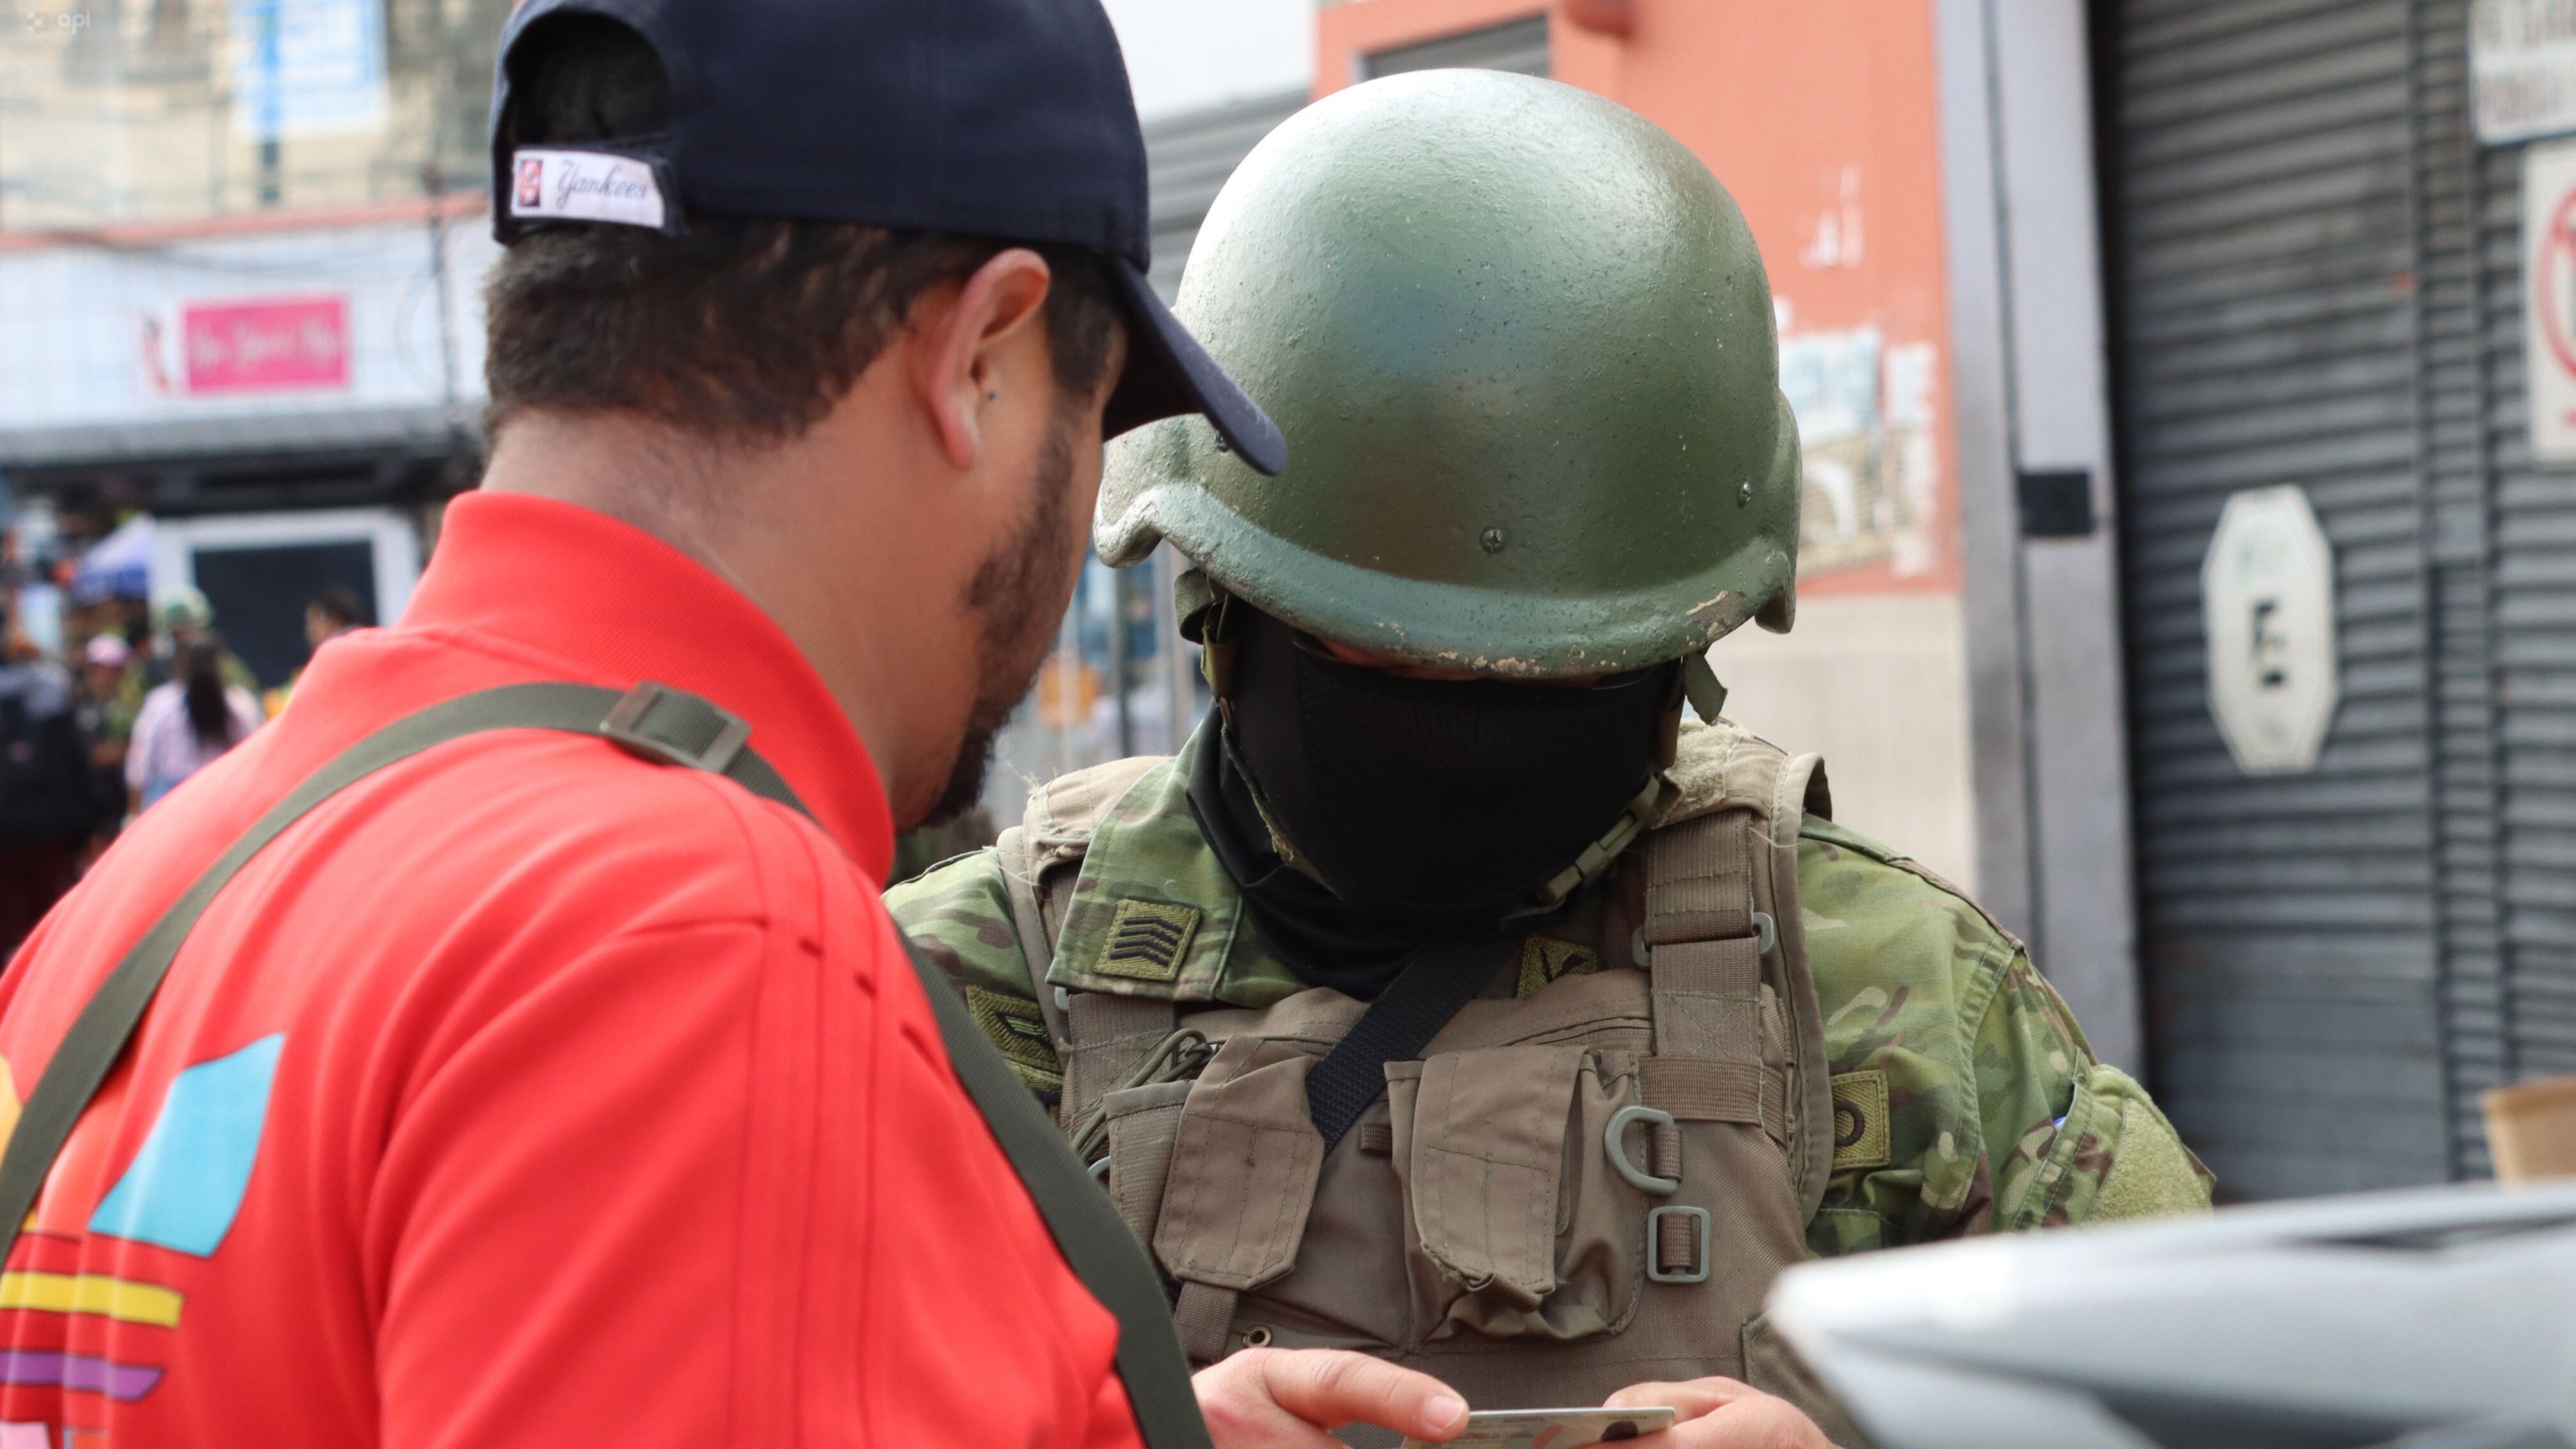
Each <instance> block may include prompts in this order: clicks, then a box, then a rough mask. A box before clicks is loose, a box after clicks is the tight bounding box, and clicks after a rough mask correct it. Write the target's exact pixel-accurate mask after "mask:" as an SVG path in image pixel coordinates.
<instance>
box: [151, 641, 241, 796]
mask: <svg viewBox="0 0 2576 1449" xmlns="http://www.w3.org/2000/svg"><path fill="white" fill-rule="evenodd" d="M231 657H232V656H231V655H229V654H227V653H226V652H225V650H224V645H223V641H222V640H221V639H218V638H216V637H215V635H214V633H213V632H212V631H206V632H204V633H201V634H199V635H198V636H197V637H196V638H194V639H192V640H190V641H189V642H188V643H186V644H184V645H182V646H181V647H180V649H179V653H178V659H177V665H176V668H177V673H176V675H175V677H173V678H172V679H171V681H170V682H169V683H167V684H163V685H158V686H156V687H155V688H154V689H153V691H152V692H151V693H150V694H148V695H145V696H144V697H143V709H142V711H141V713H139V714H137V715H136V716H135V720H134V739H133V743H132V747H131V748H130V749H129V750H128V751H127V752H126V756H125V783H126V787H127V789H129V790H130V791H132V792H133V807H134V811H135V813H136V814H141V813H142V812H143V811H145V810H147V809H149V808H151V807H152V805H153V804H154V803H155V802H157V801H159V800H160V798H161V797H162V796H164V795H167V794H169V793H170V791H171V790H172V789H173V788H174V787H176V786H177V785H178V783H179V782H180V781H182V780H185V779H187V778H188V777H189V776H190V775H193V774H195V773H197V772H198V771H199V770H202V769H204V768H205V767H206V766H207V765H209V764H211V763H213V762H214V761H215V760H216V759H217V758H219V757H220V756H221V755H222V754H223V753H224V752H225V751H227V750H229V749H231V748H232V747H233V746H235V745H237V744H240V743H241V742H242V741H243V740H246V739H248V738H250V734H251V731H253V730H255V729H258V728H259V726H260V713H259V701H258V700H257V699H254V698H253V697H252V696H251V692H250V691H249V690H247V689H244V688H242V687H241V686H240V685H238V684H234V683H231V682H229V681H228V680H226V679H225V677H224V673H225V671H224V661H225V660H227V659H229V658H231Z"/></svg>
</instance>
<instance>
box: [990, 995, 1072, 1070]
mask: <svg viewBox="0 0 2576 1449" xmlns="http://www.w3.org/2000/svg"><path fill="white" fill-rule="evenodd" d="M966 1011H967V1014H968V1015H970V1016H972V1017H974V1018H975V1025H976V1026H977V1027H979V1028H981V1029H982V1030H983V1033H984V1035H985V1036H987V1037H989V1038H991V1039H992V1043H993V1045H994V1047H995V1048H996V1049H998V1050H999V1051H1000V1052H1001V1054H1002V1058H1003V1060H1005V1061H1007V1062H1009V1063H1010V1064H1011V1070H1013V1071H1015V1072H1018V1073H1019V1074H1020V1080H1021V1081H1024V1082H1026V1083H1028V1084H1029V1085H1030V1086H1031V1087H1033V1088H1035V1089H1037V1090H1039V1091H1042V1092H1053V1091H1060V1090H1062V1089H1063V1087H1064V1064H1063V1063H1062V1062H1059V1061H1057V1060H1056V1055H1055V1043H1054V1042H1052V1041H1049V1040H1048V1039H1047V1027H1046V1017H1045V1015H1044V1014H1043V1013H1041V1012H1040V1011H1039V1010H1038V1005H1037V1003H1036V1002H1034V1001H1022V1000H1021V999H1020V998H1018V997H1016V996H1005V995H1003V994H1002V993H1001V992H998V991H987V990H985V989H984V988H983V987H981V986H969V987H967V988H966Z"/></svg>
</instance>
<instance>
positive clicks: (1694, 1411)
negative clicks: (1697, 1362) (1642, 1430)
mask: <svg viewBox="0 0 2576 1449" xmlns="http://www.w3.org/2000/svg"><path fill="white" fill-rule="evenodd" d="M1603 1402H1604V1403H1605V1404H1606V1405H1607V1406H1608V1407H1610V1408H1614V1409H1633V1408H1645V1407H1648V1406H1650V1405H1655V1404H1665V1405H1669V1406H1670V1407H1671V1408H1672V1411H1673V1427H1671V1428H1670V1429H1667V1430H1665V1431H1664V1432H1663V1433H1661V1434H1648V1435H1646V1436H1645V1437H1644V1438H1641V1439H1637V1440H1634V1441H1632V1442H1633V1443H1634V1445H1635V1449H1833V1442H1832V1441H1831V1440H1829V1439H1827V1438H1826V1437H1825V1431H1824V1430H1822V1429H1819V1428H1817V1427H1816V1422H1815V1421H1814V1420H1813V1419H1810V1418H1808V1417H1807V1416H1806V1415H1805V1414H1802V1413H1800V1412H1799V1411H1798V1408H1797V1406H1796V1405H1794V1404H1792V1403H1790V1402H1789V1401H1788V1400H1787V1399H1782V1398H1775V1397H1773V1396H1772V1395H1770V1394H1766V1393H1764V1392H1762V1391H1761V1390H1760V1389H1757V1388H1755V1387H1753V1386H1752V1385H1751V1384H1740V1383H1737V1382H1736V1381H1735V1380H1733V1379H1718V1378H1708V1379H1692V1380H1691V1381H1689V1382H1688V1383H1679V1384H1634V1385H1631V1386H1629V1387H1627V1388H1624V1389H1621V1390H1620V1391H1619V1392H1617V1393H1615V1394H1612V1395H1611V1396H1610V1397H1609V1398H1608V1399H1606V1400H1604V1401H1603Z"/></svg>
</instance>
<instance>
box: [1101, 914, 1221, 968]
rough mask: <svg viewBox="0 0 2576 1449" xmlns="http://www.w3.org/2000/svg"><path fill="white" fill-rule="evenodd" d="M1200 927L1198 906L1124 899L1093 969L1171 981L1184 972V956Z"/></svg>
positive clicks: (1110, 920)
mask: <svg viewBox="0 0 2576 1449" xmlns="http://www.w3.org/2000/svg"><path fill="white" fill-rule="evenodd" d="M1198 929H1199V913H1198V908H1197V907H1195V906H1173V905H1166V904H1164V903H1163V902H1161V901H1137V900H1123V901H1120V902H1119V903H1118V909H1117V911H1116V912H1115V913H1113V914H1112V915H1111V916H1110V918H1109V938H1108V939H1107V940H1106V941H1104V942H1103V943H1102V944H1101V947H1100V964H1099V965H1098V966H1096V967H1094V968H1093V969H1094V970H1096V971H1098V972H1099V973H1100V974H1101V975H1103V976H1125V977H1128V978H1129V979H1131V980H1136V981H1170V980H1172V979H1174V978H1175V977H1177V976H1179V975H1180V974H1181V957H1183V956H1184V955H1186V954H1188V952H1189V949H1190V938H1191V937H1192V936H1195V935H1197V934H1198Z"/></svg>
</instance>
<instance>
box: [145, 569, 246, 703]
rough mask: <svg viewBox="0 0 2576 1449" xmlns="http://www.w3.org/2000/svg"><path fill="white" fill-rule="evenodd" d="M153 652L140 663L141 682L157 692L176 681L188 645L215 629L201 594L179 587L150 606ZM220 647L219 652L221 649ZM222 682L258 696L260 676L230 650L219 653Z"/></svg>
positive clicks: (212, 608)
mask: <svg viewBox="0 0 2576 1449" xmlns="http://www.w3.org/2000/svg"><path fill="white" fill-rule="evenodd" d="M152 623H153V639H152V652H151V654H149V655H148V656H146V657H145V658H144V660H143V682H144V684H145V685H147V686H149V687H151V688H154V689H158V688H159V687H161V686H162V685H164V684H167V683H169V682H170V681H171V680H172V679H173V678H176V677H177V675H178V672H179V655H180V653H181V652H182V651H184V650H185V649H186V648H187V647H188V646H189V645H190V644H192V643H194V642H196V641H197V640H199V639H202V638H206V637H209V636H210V635H212V634H213V632H214V627H215V606H214V604H213V602H212V601H210V600H208V599H207V598H206V596H205V593H204V592H203V591H202V590H199V589H196V588H192V587H189V586H186V585H182V586H180V587H179V588H176V589H172V590H171V591H170V592H168V593H166V594H163V595H162V596H161V597H160V599H159V600H158V601H156V602H155V603H154V604H153V605H152ZM220 647H221V646H220V644H219V645H218V648H219V649H220ZM221 654H222V664H223V674H224V682H225V683H227V684H230V685H232V686H234V687H235V688H237V689H243V690H247V691H249V692H250V694H251V695H252V696H253V697H254V699H255V698H256V697H257V696H258V694H259V676H257V675H255V674H253V673H251V672H250V666H249V665H247V664H244V663H242V662H241V660H240V659H239V658H237V657H235V655H234V654H233V652H232V651H231V650H229V649H222V650H221Z"/></svg>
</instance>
